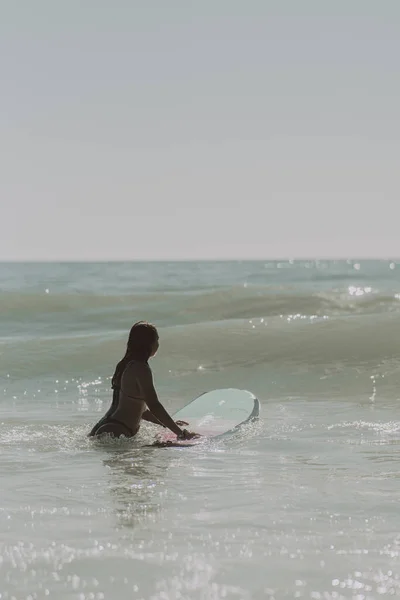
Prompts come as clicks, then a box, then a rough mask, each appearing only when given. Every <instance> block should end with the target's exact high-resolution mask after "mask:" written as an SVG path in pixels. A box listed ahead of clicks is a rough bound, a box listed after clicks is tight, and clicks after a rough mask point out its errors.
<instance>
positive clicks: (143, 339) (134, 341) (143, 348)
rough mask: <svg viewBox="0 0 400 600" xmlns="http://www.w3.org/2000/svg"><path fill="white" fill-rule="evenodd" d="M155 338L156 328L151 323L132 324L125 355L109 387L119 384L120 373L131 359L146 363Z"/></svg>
mask: <svg viewBox="0 0 400 600" xmlns="http://www.w3.org/2000/svg"><path fill="white" fill-rule="evenodd" d="M157 339H158V332H157V329H156V328H155V327H154V325H152V324H151V323H147V321H138V322H137V323H135V324H134V325H133V327H132V328H131V330H130V332H129V338H128V343H127V346H126V352H125V356H124V357H123V359H122V360H120V361H119V363H118V364H117V366H116V368H115V372H114V375H113V378H112V380H111V387H112V388H113V389H114V388H119V387H120V386H121V378H122V374H123V372H124V371H125V368H126V367H127V365H128V363H130V362H131V361H132V360H138V361H140V362H146V363H147V361H148V360H149V358H150V355H151V353H152V350H153V346H154V343H155V342H156V341H157Z"/></svg>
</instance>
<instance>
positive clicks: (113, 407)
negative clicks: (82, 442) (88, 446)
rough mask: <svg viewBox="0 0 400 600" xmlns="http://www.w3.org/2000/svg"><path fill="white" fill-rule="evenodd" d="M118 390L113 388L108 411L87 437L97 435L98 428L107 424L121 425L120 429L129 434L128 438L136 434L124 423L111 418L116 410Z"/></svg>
mask: <svg viewBox="0 0 400 600" xmlns="http://www.w3.org/2000/svg"><path fill="white" fill-rule="evenodd" d="M119 390H120V388H117V387H115V388H114V391H113V399H112V403H111V406H110V408H109V409H108V411H107V412H106V414H105V415H104V417H103V418H102V419H100V421H99V422H98V423H96V425H95V426H94V427H93V429H92V431H91V432H90V433H89V436H94V435H97V432H98V430H99V429H100V427H102V426H103V425H108V424H109V423H114V424H115V425H122V427H124V428H125V429H126V431H127V432H128V433H129V437H133V436H134V435H135V434H136V433H137V431H133V429H131V428H130V427H129V425H126V423H123V421H120V420H119V419H115V418H114V417H113V416H112V415H113V414H114V412H115V411H116V410H117V408H118V402H119Z"/></svg>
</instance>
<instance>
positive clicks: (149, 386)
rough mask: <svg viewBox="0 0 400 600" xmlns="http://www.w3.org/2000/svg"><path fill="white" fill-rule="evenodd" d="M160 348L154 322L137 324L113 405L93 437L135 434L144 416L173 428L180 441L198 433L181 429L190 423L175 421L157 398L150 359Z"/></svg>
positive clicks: (115, 387) (119, 369)
mask: <svg viewBox="0 0 400 600" xmlns="http://www.w3.org/2000/svg"><path fill="white" fill-rule="evenodd" d="M158 348H159V337H158V332H157V329H156V328H155V327H154V325H151V324H150V323H147V322H146V321H139V322H138V323H135V324H134V325H133V327H132V328H131V330H130V333H129V338H128V344H127V349H126V353H125V356H124V357H123V359H122V360H120V361H119V363H118V364H117V366H116V369H115V373H114V376H113V378H112V380H111V385H112V389H113V399H112V404H111V406H110V408H109V410H108V411H107V412H106V414H105V415H104V417H103V418H102V419H100V421H99V422H98V423H96V425H95V426H94V427H93V429H92V431H91V432H90V433H89V436H98V435H101V434H103V433H108V434H110V435H111V436H113V437H119V436H121V435H124V436H125V437H133V436H134V435H136V434H137V432H138V431H139V428H140V422H141V420H142V419H144V420H145V421H150V422H151V423H156V424H157V425H162V426H163V427H166V428H168V429H170V430H171V431H172V432H173V433H175V434H176V436H177V438H178V439H179V440H190V439H192V438H194V437H196V436H197V434H196V433H192V432H190V431H188V430H187V429H181V426H182V425H188V423H186V422H185V421H177V422H175V421H174V420H173V419H172V417H170V415H169V414H168V412H167V411H166V410H165V408H164V407H163V405H162V404H161V402H160V401H159V399H158V397H157V392H156V390H155V389H154V385H153V376H152V372H151V369H150V367H149V364H148V360H149V358H151V357H152V356H154V355H155V353H156V352H157V350H158Z"/></svg>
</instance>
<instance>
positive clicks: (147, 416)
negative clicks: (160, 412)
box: [142, 410, 165, 427]
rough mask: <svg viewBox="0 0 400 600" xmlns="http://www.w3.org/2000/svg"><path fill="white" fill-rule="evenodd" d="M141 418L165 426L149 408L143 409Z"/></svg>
mask: <svg viewBox="0 0 400 600" xmlns="http://www.w3.org/2000/svg"><path fill="white" fill-rule="evenodd" d="M142 419H143V420H144V421H149V422H150V423H155V424H156V425H161V427H165V425H163V424H162V423H161V422H160V421H159V420H158V419H157V417H155V416H154V415H153V413H152V412H150V411H149V410H145V411H144V413H143V414H142Z"/></svg>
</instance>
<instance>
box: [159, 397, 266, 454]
mask: <svg viewBox="0 0 400 600" xmlns="http://www.w3.org/2000/svg"><path fill="white" fill-rule="evenodd" d="M259 414H260V403H259V401H258V399H257V398H256V397H255V396H254V394H252V393H251V392H249V391H247V390H238V389H235V388H226V389H221V390H213V391H211V392H206V393H204V394H202V395H201V396H198V397H197V398H195V400H192V402H189V404H187V405H186V406H184V407H183V408H181V409H180V410H178V412H176V413H175V414H174V415H173V419H174V421H187V422H188V423H189V425H184V426H183V427H184V428H185V429H188V430H189V431H194V432H196V433H199V434H200V435H201V436H202V437H201V438H197V439H192V440H177V438H176V435H175V434H174V433H172V431H170V430H167V429H165V430H164V431H162V432H160V433H159V434H158V435H157V441H156V443H155V445H158V446H171V445H174V446H192V445H193V444H198V443H202V442H204V441H205V440H207V439H209V438H215V437H219V436H221V435H224V434H226V433H228V432H230V431H234V430H235V429H237V428H238V427H239V426H240V425H243V423H246V422H248V421H250V420H251V419H254V418H256V417H258V416H259Z"/></svg>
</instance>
